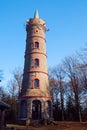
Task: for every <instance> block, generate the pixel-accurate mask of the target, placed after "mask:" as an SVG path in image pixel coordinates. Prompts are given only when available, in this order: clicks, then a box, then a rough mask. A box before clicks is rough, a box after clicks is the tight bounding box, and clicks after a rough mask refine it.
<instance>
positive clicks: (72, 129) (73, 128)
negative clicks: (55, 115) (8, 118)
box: [6, 122, 87, 130]
mask: <svg viewBox="0 0 87 130" xmlns="http://www.w3.org/2000/svg"><path fill="white" fill-rule="evenodd" d="M12 127H13V128H14V129H12V130H87V122H82V123H79V122H57V125H47V126H42V125H40V126H36V127H32V126H26V127H25V126H18V125H7V128H6V130H11V128H12ZM15 128H16V129H15Z"/></svg>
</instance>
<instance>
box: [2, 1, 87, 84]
mask: <svg viewBox="0 0 87 130" xmlns="http://www.w3.org/2000/svg"><path fill="white" fill-rule="evenodd" d="M36 9H38V12H39V16H40V18H42V19H44V20H45V21H46V25H47V29H49V31H48V32H47V33H46V39H47V55H48V66H55V65H56V64H58V63H60V62H61V61H62V60H63V59H64V58H65V57H67V56H69V55H72V54H73V53H74V52H75V51H79V50H80V49H81V48H84V47H85V43H87V0H0V69H1V70H3V72H4V79H3V80H2V83H1V84H5V85H6V83H7V81H8V80H9V79H11V72H12V71H13V70H14V69H15V68H16V67H18V66H20V67H23V65H24V52H25V45H26V29H25V28H26V27H25V26H26V20H27V19H29V18H32V17H33V16H34V12H35V10H36Z"/></svg>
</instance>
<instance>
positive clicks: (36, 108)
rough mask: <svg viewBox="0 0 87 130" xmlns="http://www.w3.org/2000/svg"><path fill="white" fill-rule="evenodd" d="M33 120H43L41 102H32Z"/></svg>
mask: <svg viewBox="0 0 87 130" xmlns="http://www.w3.org/2000/svg"><path fill="white" fill-rule="evenodd" d="M32 119H33V120H38V119H41V102H40V101H39V100H34V101H33V102H32Z"/></svg>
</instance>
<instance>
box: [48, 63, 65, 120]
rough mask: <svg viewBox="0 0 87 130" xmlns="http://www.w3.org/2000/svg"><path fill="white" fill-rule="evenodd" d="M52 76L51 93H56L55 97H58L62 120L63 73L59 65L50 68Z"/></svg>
mask: <svg viewBox="0 0 87 130" xmlns="http://www.w3.org/2000/svg"><path fill="white" fill-rule="evenodd" d="M51 73H52V75H53V77H52V78H51V86H54V87H52V88H53V90H54V91H53V93H54V94H55V95H56V99H58V97H60V104H61V111H62V120H64V81H63V79H64V73H63V71H62V67H61V65H58V66H57V67H54V68H53V69H52V70H51Z"/></svg>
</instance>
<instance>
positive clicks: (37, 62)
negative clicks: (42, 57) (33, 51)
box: [34, 59, 39, 67]
mask: <svg viewBox="0 0 87 130" xmlns="http://www.w3.org/2000/svg"><path fill="white" fill-rule="evenodd" d="M34 65H35V67H38V66H39V59H35V60H34Z"/></svg>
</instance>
